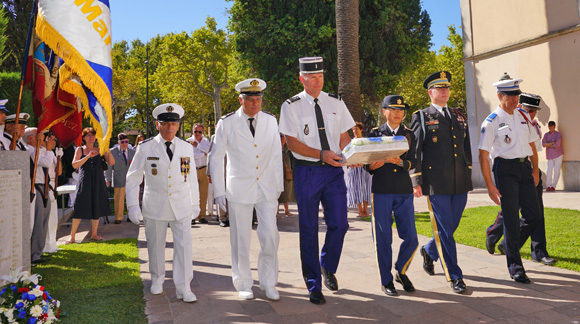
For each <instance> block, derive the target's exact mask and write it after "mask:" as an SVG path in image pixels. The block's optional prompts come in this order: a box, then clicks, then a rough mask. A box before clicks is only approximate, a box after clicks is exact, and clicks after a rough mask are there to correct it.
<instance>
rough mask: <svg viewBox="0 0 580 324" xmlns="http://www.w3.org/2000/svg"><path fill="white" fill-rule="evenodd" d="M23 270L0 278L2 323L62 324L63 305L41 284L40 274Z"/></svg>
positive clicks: (0, 314) (14, 271)
mask: <svg viewBox="0 0 580 324" xmlns="http://www.w3.org/2000/svg"><path fill="white" fill-rule="evenodd" d="M21 270H22V267H20V268H18V269H16V270H12V271H10V274H9V275H4V276H2V277H0V284H1V285H3V286H1V287H0V323H26V324H37V323H47V324H48V323H57V322H59V318H60V317H61V315H62V314H61V310H60V302H59V301H58V300H56V299H54V298H52V297H51V296H50V295H49V294H48V292H47V291H45V290H44V287H43V286H40V285H38V281H39V280H40V279H41V276H40V275H38V274H32V275H28V271H21Z"/></svg>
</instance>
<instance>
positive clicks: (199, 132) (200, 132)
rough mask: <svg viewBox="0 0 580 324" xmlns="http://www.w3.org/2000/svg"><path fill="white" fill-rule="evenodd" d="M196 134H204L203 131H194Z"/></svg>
mask: <svg viewBox="0 0 580 324" xmlns="http://www.w3.org/2000/svg"><path fill="white" fill-rule="evenodd" d="M194 133H195V134H203V132H202V131H194Z"/></svg>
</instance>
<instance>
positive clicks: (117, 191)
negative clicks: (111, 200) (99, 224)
mask: <svg viewBox="0 0 580 324" xmlns="http://www.w3.org/2000/svg"><path fill="white" fill-rule="evenodd" d="M117 140H118V142H119V145H118V146H116V147H114V148H112V149H111V151H110V154H111V155H112V156H113V159H114V160H115V164H114V165H112V166H110V167H109V168H107V171H106V172H105V180H106V181H107V187H111V186H112V187H113V191H114V197H115V224H121V222H122V221H123V214H124V213H123V211H124V210H125V183H126V179H125V178H126V176H127V170H129V165H130V164H131V161H133V157H134V156H135V149H134V148H131V147H129V137H127V134H125V133H119V135H117Z"/></svg>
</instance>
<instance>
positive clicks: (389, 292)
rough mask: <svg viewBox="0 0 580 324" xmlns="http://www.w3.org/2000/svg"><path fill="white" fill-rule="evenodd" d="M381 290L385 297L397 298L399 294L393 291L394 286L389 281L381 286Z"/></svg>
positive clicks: (395, 290)
mask: <svg viewBox="0 0 580 324" xmlns="http://www.w3.org/2000/svg"><path fill="white" fill-rule="evenodd" d="M381 290H382V291H383V292H384V293H385V294H386V295H387V296H399V293H398V292H397V289H395V285H393V282H392V281H389V283H388V284H386V285H384V286H381Z"/></svg>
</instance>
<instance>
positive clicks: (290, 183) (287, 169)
mask: <svg viewBox="0 0 580 324" xmlns="http://www.w3.org/2000/svg"><path fill="white" fill-rule="evenodd" d="M280 141H281V143H282V165H283V169H282V171H283V174H282V176H283V177H284V191H283V192H282V194H280V197H279V198H278V209H280V203H283V204H284V215H285V216H288V217H290V216H294V215H292V213H291V212H290V209H289V206H288V204H289V203H290V202H291V201H296V197H295V196H294V179H293V177H292V166H291V160H292V155H291V153H290V150H289V149H288V145H286V137H284V134H280Z"/></svg>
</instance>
